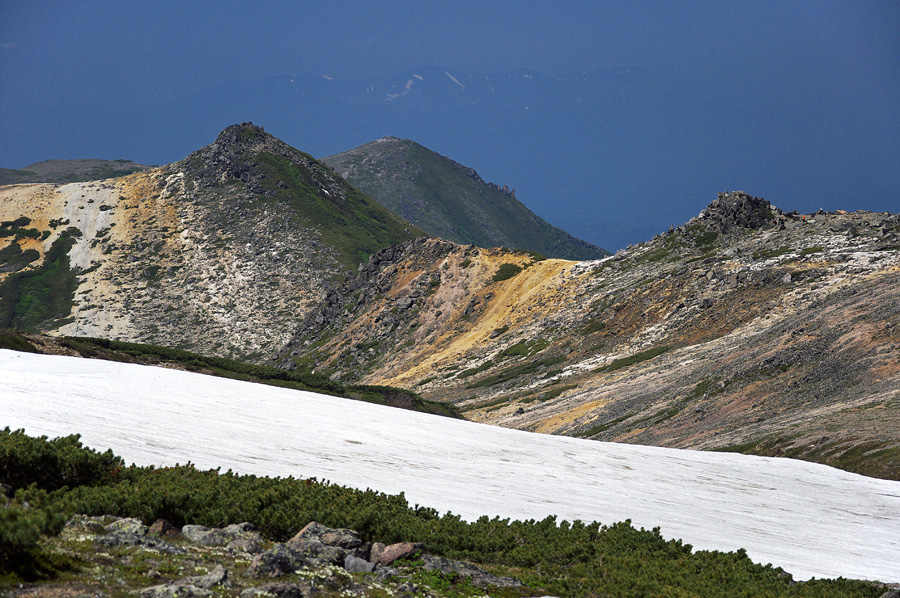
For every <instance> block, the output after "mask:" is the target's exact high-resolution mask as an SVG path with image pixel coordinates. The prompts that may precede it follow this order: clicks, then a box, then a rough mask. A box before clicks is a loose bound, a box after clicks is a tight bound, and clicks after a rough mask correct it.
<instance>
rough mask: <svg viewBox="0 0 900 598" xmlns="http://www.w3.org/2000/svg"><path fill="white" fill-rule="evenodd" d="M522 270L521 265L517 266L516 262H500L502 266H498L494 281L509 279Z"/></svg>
mask: <svg viewBox="0 0 900 598" xmlns="http://www.w3.org/2000/svg"><path fill="white" fill-rule="evenodd" d="M521 271H522V267H521V266H517V265H516V264H511V263H506V264H500V267H499V268H497V272H496V274H494V282H500V281H501V280H508V279H510V278H512V277H513V276H515V275H516V274H518V273H519V272H521Z"/></svg>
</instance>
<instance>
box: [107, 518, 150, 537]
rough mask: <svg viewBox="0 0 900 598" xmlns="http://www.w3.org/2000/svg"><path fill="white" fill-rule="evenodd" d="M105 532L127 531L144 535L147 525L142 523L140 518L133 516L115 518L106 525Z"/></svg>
mask: <svg viewBox="0 0 900 598" xmlns="http://www.w3.org/2000/svg"><path fill="white" fill-rule="evenodd" d="M106 532H107V533H109V534H118V533H128V534H138V535H141V536H146V535H147V526H146V525H144V524H143V522H141V520H140V519H135V518H134V517H125V518H123V519H116V520H115V521H113V522H112V523H110V524H109V525H107V526H106Z"/></svg>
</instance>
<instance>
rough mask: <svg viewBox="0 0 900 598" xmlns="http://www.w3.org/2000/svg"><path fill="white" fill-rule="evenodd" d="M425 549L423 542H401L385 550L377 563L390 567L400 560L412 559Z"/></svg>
mask: <svg viewBox="0 0 900 598" xmlns="http://www.w3.org/2000/svg"><path fill="white" fill-rule="evenodd" d="M424 549H425V545H424V544H422V543H421V542H400V543H398V544H391V545H390V546H387V547H385V548H384V550H382V551H381V553H380V554H379V555H378V560H377V561H375V562H376V563H378V564H379V565H390V564H391V563H393V562H394V561H396V560H398V559H408V558H412V557H414V556H415V555H417V554H418V553H420V552H421V551H423V550H424Z"/></svg>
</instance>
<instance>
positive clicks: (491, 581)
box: [422, 555, 523, 588]
mask: <svg viewBox="0 0 900 598" xmlns="http://www.w3.org/2000/svg"><path fill="white" fill-rule="evenodd" d="M422 561H423V562H424V568H425V570H428V571H432V570H433V571H440V572H441V573H444V574H445V575H450V574H456V575H461V576H463V577H467V578H469V580H470V581H471V582H472V583H473V584H475V585H476V586H478V587H481V588H483V587H487V586H496V587H500V588H511V587H519V586H522V585H523V584H522V582H521V581H519V580H518V579H515V578H512V577H500V576H498V575H493V574H491V573H488V572H487V571H485V570H484V569H481V568H479V567H476V566H475V565H473V564H472V563H464V562H462V561H453V560H450V559H445V558H443V557H439V556H431V555H425V556H423V557H422Z"/></svg>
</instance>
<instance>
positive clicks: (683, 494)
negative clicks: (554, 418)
mask: <svg viewBox="0 0 900 598" xmlns="http://www.w3.org/2000/svg"><path fill="white" fill-rule="evenodd" d="M6 425H8V426H10V427H12V428H13V429H16V428H25V430H26V432H28V433H29V434H31V435H41V434H46V435H48V436H51V437H55V436H62V435H68V434H72V433H76V432H77V433H80V434H81V435H82V440H83V442H84V443H85V444H87V445H88V446H91V447H94V448H98V449H106V448H112V449H113V450H114V451H115V452H116V453H117V454H119V455H121V456H122V457H124V458H125V460H126V461H127V462H129V463H130V462H134V463H137V464H139V465H150V464H153V465H173V464H175V463H185V462H187V461H188V460H190V461H191V462H193V463H194V464H196V465H197V466H198V467H201V468H213V467H219V466H221V467H222V468H223V469H228V468H230V469H232V470H234V471H235V472H240V473H253V474H257V475H268V476H288V475H292V476H295V477H316V478H319V479H327V480H330V481H332V482H335V483H340V484H344V485H348V486H353V487H356V488H373V489H377V490H380V491H383V492H387V493H392V494H393V493H399V492H405V494H406V498H407V500H408V501H409V502H410V503H411V504H415V503H417V504H420V505H425V506H429V507H434V508H436V509H438V510H439V511H441V512H444V511H447V510H449V511H452V512H454V513H456V514H458V515H460V516H462V517H464V518H466V519H475V518H477V517H479V516H481V515H489V516H495V515H499V516H501V517H511V518H515V519H531V518H534V519H543V518H544V517H546V516H548V515H556V516H558V517H559V518H560V519H567V520H570V521H571V520H574V519H581V520H583V521H600V522H603V523H606V524H611V523H614V522H616V521H621V520H624V519H631V520H632V522H633V524H634V525H635V526H638V527H646V528H651V527H656V526H659V527H660V528H661V532H662V533H663V535H665V536H666V537H670V538H681V539H683V540H684V541H685V542H688V543H690V544H692V545H693V546H694V547H695V548H696V549H718V550H736V549H738V548H741V547H743V548H746V549H747V552H748V553H749V555H750V556H751V558H753V559H754V560H755V561H758V562H762V563H772V564H774V565H776V566H780V567H783V568H784V569H786V570H787V571H789V572H791V573H793V574H794V575H795V577H796V578H798V579H807V578H809V577H813V576H814V577H837V576H844V577H850V578H856V579H877V580H881V581H886V582H897V581H900V483H898V482H891V481H885V480H878V479H873V478H867V477H864V476H859V475H855V474H850V473H846V472H843V471H840V470H837V469H833V468H830V467H825V466H822V465H816V464H812V463H805V462H802V461H793V460H789V459H772V458H763V457H749V456H743V455H737V454H728V453H709V452H700V451H682V450H675V449H664V448H657V447H647V446H635V445H625V444H611V443H603V442H593V441H587V440H578V439H573V438H566V437H560V436H547V435H540V434H531V433H528V432H521V431H517V430H508V429H504V428H497V427H493V426H487V425H482V424H475V423H470V422H463V421H457V420H451V419H446V418H440V417H434V416H428V415H423V414H419V413H414V412H410V411H403V410H399V409H392V408H388V407H381V406H378V405H370V404H366V403H361V402H356V401H350V400H345V399H338V398H334V397H327V396H322V395H316V394H313V393H307V392H298V391H292V390H285V389H279V388H273V387H270V386H261V385H256V384H249V383H245V382H239V381H234V380H226V379H222V378H213V377H209V376H203V375H199V374H191V373H186V372H181V371H175V370H169V369H163V368H156V367H146V366H138V365H130V364H121V363H112V362H106V361H97V360H88V359H78V358H71V357H57V356H45V355H31V354H26V353H16V352H13V351H6V350H0V426H6Z"/></svg>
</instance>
